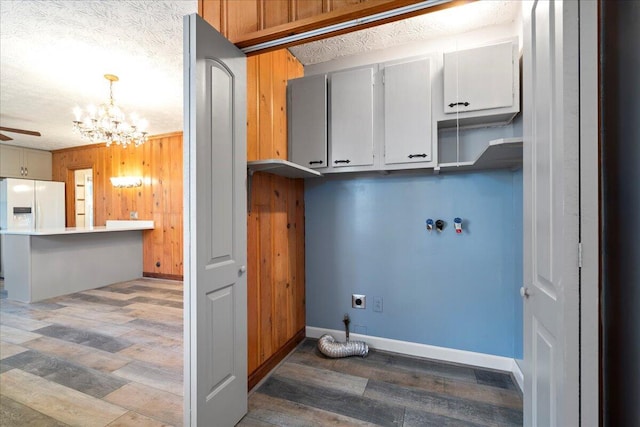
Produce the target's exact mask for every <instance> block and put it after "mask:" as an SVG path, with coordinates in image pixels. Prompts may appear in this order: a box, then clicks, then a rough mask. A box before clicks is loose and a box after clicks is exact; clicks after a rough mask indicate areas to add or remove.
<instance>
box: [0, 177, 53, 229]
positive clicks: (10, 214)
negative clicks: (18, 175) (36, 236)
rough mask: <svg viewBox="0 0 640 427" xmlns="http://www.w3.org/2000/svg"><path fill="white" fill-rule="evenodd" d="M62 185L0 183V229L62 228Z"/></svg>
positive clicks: (21, 181) (7, 180) (25, 181)
mask: <svg viewBox="0 0 640 427" xmlns="http://www.w3.org/2000/svg"><path fill="white" fill-rule="evenodd" d="M64 202H65V200H64V182H56V181H34V180H31V179H14V178H4V179H2V180H0V229H3V230H5V229H21V230H38V229H43V228H64V226H65V213H64V210H65V206H64Z"/></svg>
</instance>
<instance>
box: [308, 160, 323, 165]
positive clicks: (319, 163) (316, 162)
mask: <svg viewBox="0 0 640 427" xmlns="http://www.w3.org/2000/svg"><path fill="white" fill-rule="evenodd" d="M309 164H310V165H321V164H322V160H312V161H310V162H309Z"/></svg>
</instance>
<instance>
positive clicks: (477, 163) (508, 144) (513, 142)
mask: <svg viewBox="0 0 640 427" xmlns="http://www.w3.org/2000/svg"><path fill="white" fill-rule="evenodd" d="M520 165H522V137H516V138H500V139H494V140H492V141H488V143H487V146H486V148H485V149H484V150H483V151H482V152H481V153H480V154H479V155H478V157H477V158H475V159H471V160H467V161H462V162H449V163H440V164H439V165H438V166H439V168H447V169H448V168H451V169H457V170H477V169H500V168H510V167H517V166H520Z"/></svg>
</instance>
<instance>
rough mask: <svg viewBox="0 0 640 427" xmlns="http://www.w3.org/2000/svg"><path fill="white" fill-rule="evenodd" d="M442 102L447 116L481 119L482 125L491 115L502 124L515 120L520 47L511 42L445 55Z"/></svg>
mask: <svg viewBox="0 0 640 427" xmlns="http://www.w3.org/2000/svg"><path fill="white" fill-rule="evenodd" d="M443 99H444V106H443V108H444V112H445V114H448V115H453V114H455V113H460V117H461V118H463V119H464V118H470V117H481V116H482V117H483V118H482V119H481V120H479V121H480V122H486V121H487V117H488V116H492V115H496V116H498V117H496V120H499V121H508V120H510V119H511V118H513V116H514V115H515V113H517V112H518V111H519V110H520V106H519V104H520V98H519V72H518V61H517V44H516V43H515V42H512V41H508V42H504V43H498V44H493V45H489V46H483V47H478V48H474V49H467V50H460V51H455V52H447V53H445V54H444V98H443ZM470 112H477V114H468V113H470ZM469 124H473V123H472V122H469Z"/></svg>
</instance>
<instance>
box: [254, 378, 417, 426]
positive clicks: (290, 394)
mask: <svg viewBox="0 0 640 427" xmlns="http://www.w3.org/2000/svg"><path fill="white" fill-rule="evenodd" d="M257 392H258V393H263V394H266V395H268V396H271V397H276V398H280V399H286V400H289V401H291V402H296V403H300V404H303V405H307V406H311V407H314V408H318V409H322V410H325V411H329V412H333V413H336V414H340V415H344V416H346V417H350V418H355V419H358V420H362V421H367V422H370V423H374V424H378V425H381V426H401V425H402V422H403V419H404V408H403V407H402V406H400V405H394V404H390V403H387V402H384V401H375V400H374V399H369V398H365V397H360V396H354V395H350V394H347V393H342V392H338V391H334V390H330V389H326V388H321V387H315V386H311V385H308V384H302V383H300V382H297V381H292V380H290V379H287V378H282V377H279V376H278V375H277V374H276V375H274V376H272V377H271V378H269V379H268V380H267V381H266V382H265V383H264V384H262V385H261V386H260V388H258V390H257Z"/></svg>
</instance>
